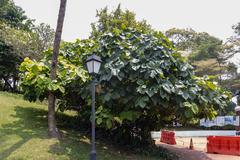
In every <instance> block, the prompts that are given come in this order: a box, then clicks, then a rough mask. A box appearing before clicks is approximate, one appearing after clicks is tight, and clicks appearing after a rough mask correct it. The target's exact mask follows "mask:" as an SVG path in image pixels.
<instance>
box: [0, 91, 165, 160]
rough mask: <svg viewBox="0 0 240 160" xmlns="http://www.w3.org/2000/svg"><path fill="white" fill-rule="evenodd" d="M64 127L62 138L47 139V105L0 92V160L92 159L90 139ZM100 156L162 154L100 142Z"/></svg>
mask: <svg viewBox="0 0 240 160" xmlns="http://www.w3.org/2000/svg"><path fill="white" fill-rule="evenodd" d="M63 116H64V115H63ZM65 116H66V115H65ZM69 125H70V124H69ZM64 128H65V129H64ZM64 128H63V127H60V129H61V131H62V132H63V133H64V138H63V140H60V141H59V140H57V139H48V136H47V106H46V105H43V104H40V103H30V102H27V101H24V100H23V99H22V97H21V96H20V95H14V94H10V93H4V92H0V160H4V159H7V160H29V159H30V160H55V159H56V160H70V159H72V160H87V159H89V152H90V147H91V146H90V141H89V139H88V138H86V137H85V136H83V135H81V134H80V133H78V132H77V131H72V130H71V129H66V128H67V127H64ZM69 128H70V127H69ZM97 158H98V159H99V160H108V159H109V160H154V159H158V160H161V158H149V157H145V156H141V155H134V154H131V153H125V152H124V153H122V152H121V151H119V150H117V149H113V147H109V146H107V145H103V144H99V143H97Z"/></svg>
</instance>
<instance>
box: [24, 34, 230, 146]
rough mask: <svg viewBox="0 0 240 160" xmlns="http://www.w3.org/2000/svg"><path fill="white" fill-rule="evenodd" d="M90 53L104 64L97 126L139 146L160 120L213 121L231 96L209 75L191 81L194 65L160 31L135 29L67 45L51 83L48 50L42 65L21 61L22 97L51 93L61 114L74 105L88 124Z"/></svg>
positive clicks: (99, 92) (169, 121)
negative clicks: (149, 31) (88, 66)
mask: <svg viewBox="0 0 240 160" xmlns="http://www.w3.org/2000/svg"><path fill="white" fill-rule="evenodd" d="M92 52H95V53H96V54H98V55H99V56H101V57H102V60H103V64H102V68H101V71H100V75H99V77H98V81H97V85H98V89H97V90H98V91H97V93H98V96H97V97H98V98H97V104H98V106H97V112H96V113H97V125H98V127H100V128H104V129H106V130H107V131H111V133H112V134H115V137H119V138H120V137H121V138H122V137H124V138H125V139H126V141H127V140H129V141H131V142H133V143H135V142H134V141H136V143H139V144H140V143H142V142H143V141H142V139H146V140H149V137H148V136H149V133H150V131H151V130H153V129H158V128H159V127H160V126H161V125H160V124H163V122H166V123H169V124H171V123H172V122H173V121H174V120H177V121H179V122H187V121H189V120H194V118H196V119H197V118H203V117H206V118H212V117H214V116H215V115H216V114H217V112H216V111H217V110H223V111H224V109H225V107H226V106H227V104H228V101H229V98H230V95H229V93H227V92H225V91H224V90H222V89H221V88H220V87H219V86H218V85H216V84H215V83H213V82H212V81H210V80H209V79H208V78H207V77H205V78H198V77H195V76H194V72H193V68H192V66H191V65H190V64H188V63H187V62H186V61H185V60H184V58H182V57H181V55H180V54H178V53H176V52H174V47H173V45H172V43H171V42H170V41H169V40H168V39H167V38H166V37H165V36H164V35H163V34H162V33H161V32H154V33H148V34H145V33H143V32H140V31H137V30H134V29H124V30H121V31H119V32H108V33H105V34H103V35H101V36H100V37H99V39H97V40H94V41H93V40H90V39H88V40H82V41H79V40H78V41H76V42H75V43H65V44H64V45H63V46H62V48H61V51H60V56H59V59H58V60H59V70H58V72H57V75H58V76H57V79H56V80H55V81H52V82H51V81H50V78H49V67H50V64H49V60H50V59H49V58H50V57H49V54H48V53H49V52H46V56H45V58H44V59H42V60H41V61H40V62H36V61H32V60H30V59H25V61H24V62H23V63H22V65H21V67H20V68H21V71H22V72H23V73H24V77H23V83H22V87H23V90H24V95H25V98H27V99H29V100H37V99H40V100H43V99H44V98H45V97H46V93H47V92H48V91H49V90H51V91H53V92H55V95H57V98H58V99H60V100H59V107H60V108H61V109H62V110H64V109H71V106H78V107H79V110H80V112H79V115H80V117H82V119H85V120H89V117H90V110H89V109H90V107H89V105H90V102H91V101H90V97H89V82H90V77H89V76H88V73H87V71H86V69H85V68H84V65H85V64H84V60H86V58H87V55H89V54H90V53H92ZM79 60H80V61H79ZM123 130H124V132H123ZM131 133H136V135H138V136H137V137H136V136H134V135H132V134H131ZM116 135H117V136H116ZM148 142H149V141H148ZM144 143H146V141H145V140H144Z"/></svg>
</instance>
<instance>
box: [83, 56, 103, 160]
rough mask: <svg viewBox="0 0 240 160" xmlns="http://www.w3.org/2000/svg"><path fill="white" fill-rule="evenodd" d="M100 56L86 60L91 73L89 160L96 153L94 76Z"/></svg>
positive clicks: (93, 159) (94, 159) (98, 65)
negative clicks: (90, 140)
mask: <svg viewBox="0 0 240 160" xmlns="http://www.w3.org/2000/svg"><path fill="white" fill-rule="evenodd" d="M101 62H102V60H101V58H100V57H98V56H97V55H95V54H93V55H91V56H89V57H88V58H87V60H86V65H87V69H88V73H89V74H90V75H92V88H91V90H92V120H91V122H92V149H91V153H90V160H96V159H97V158H96V157H97V153H96V144H95V127H96V126H95V119H96V118H95V114H96V113H95V85H96V77H95V75H96V74H98V72H99V69H100V66H101Z"/></svg>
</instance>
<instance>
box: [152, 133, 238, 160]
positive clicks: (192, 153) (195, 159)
mask: <svg viewBox="0 0 240 160" xmlns="http://www.w3.org/2000/svg"><path fill="white" fill-rule="evenodd" d="M189 142H190V139H189V138H177V145H168V144H164V143H161V142H159V141H156V144H157V145H159V146H161V147H164V148H166V149H168V150H170V151H171V152H173V153H175V154H176V155H178V156H179V160H240V156H230V155H220V154H208V153H206V138H203V137H199V138H193V143H194V148H195V149H194V150H189V149H188V146H189Z"/></svg>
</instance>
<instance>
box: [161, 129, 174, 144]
mask: <svg viewBox="0 0 240 160" xmlns="http://www.w3.org/2000/svg"><path fill="white" fill-rule="evenodd" d="M160 142H163V143H167V144H172V145H174V144H176V139H175V133H174V132H173V131H165V130H162V131H161V139H160Z"/></svg>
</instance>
